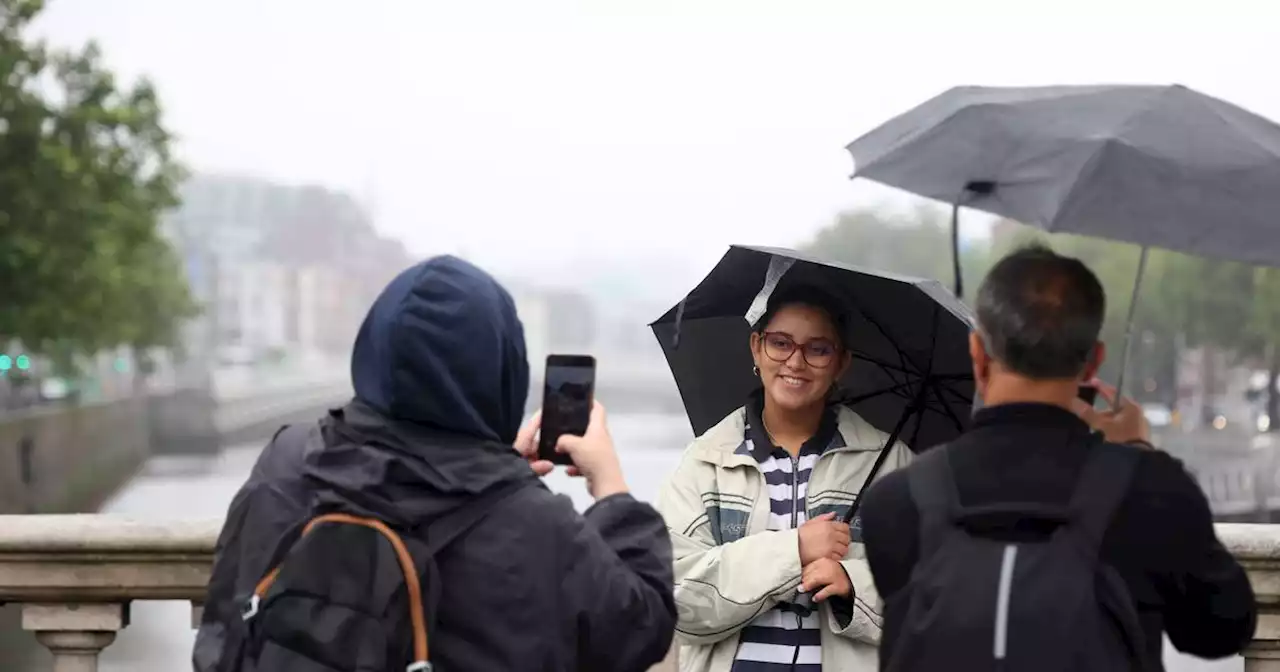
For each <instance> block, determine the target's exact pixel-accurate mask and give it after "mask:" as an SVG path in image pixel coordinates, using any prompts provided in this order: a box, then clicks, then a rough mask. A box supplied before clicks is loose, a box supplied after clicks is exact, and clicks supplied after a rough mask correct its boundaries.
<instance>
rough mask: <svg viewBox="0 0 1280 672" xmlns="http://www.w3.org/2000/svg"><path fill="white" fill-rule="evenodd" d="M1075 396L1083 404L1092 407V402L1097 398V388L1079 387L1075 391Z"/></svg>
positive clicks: (1089, 386) (1090, 386)
mask: <svg viewBox="0 0 1280 672" xmlns="http://www.w3.org/2000/svg"><path fill="white" fill-rule="evenodd" d="M1076 396H1078V397H1080V398H1081V399H1083V400H1084V403H1086V404H1089V405H1090V406H1092V405H1093V402H1094V401H1095V400H1097V398H1098V388H1096V387H1094V386H1092V385H1081V386H1080V387H1079V388H1077V390H1076Z"/></svg>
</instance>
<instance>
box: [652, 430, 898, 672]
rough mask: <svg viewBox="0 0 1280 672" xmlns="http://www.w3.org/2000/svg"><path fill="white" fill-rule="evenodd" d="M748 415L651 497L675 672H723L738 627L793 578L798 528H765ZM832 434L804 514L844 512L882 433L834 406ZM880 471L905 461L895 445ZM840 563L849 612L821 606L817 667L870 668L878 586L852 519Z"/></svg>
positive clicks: (710, 438) (717, 434)
mask: <svg viewBox="0 0 1280 672" xmlns="http://www.w3.org/2000/svg"><path fill="white" fill-rule="evenodd" d="M745 424H746V412H745V410H743V409H739V410H738V411H735V412H734V413H731V414H729V416H728V417H726V418H725V419H724V420H722V421H721V422H720V424H718V425H716V426H715V427H712V428H711V429H709V430H707V432H706V433H705V434H703V435H702V436H700V437H698V438H697V439H695V440H694V441H693V443H692V444H690V445H689V447H688V449H686V450H685V454H684V456H683V457H682V458H681V460H680V465H679V466H678V467H677V468H676V470H675V473H673V474H672V475H671V477H670V478H669V479H668V480H667V482H666V483H664V484H663V486H662V489H661V491H660V492H659V494H658V504H657V506H658V510H659V511H660V512H661V513H662V516H663V517H664V518H665V519H666V522H667V528H668V530H669V531H670V532H671V542H672V547H673V551H674V554H675V578H676V585H675V598H676V609H677V613H678V620H677V623H676V630H677V632H676V634H677V637H678V639H679V642H680V644H681V646H680V670H681V672H728V670H729V669H730V667H731V666H732V665H733V659H734V656H735V655H736V653H737V650H738V633H739V631H741V630H742V629H743V628H744V627H746V626H747V625H749V624H750V623H751V622H752V620H754V619H755V618H756V616H758V615H760V614H762V613H764V612H765V611H766V610H768V609H770V608H772V607H773V606H774V605H775V604H777V603H778V602H779V601H780V600H784V599H791V598H793V597H794V595H795V592H796V589H797V587H798V586H799V584H800V570H801V566H800V541H799V533H798V531H797V530H785V531H770V530H768V529H766V528H767V527H768V520H769V495H768V491H767V490H766V487H765V482H764V476H763V473H762V472H761V471H760V467H759V465H758V463H757V462H756V461H755V459H754V458H752V456H751V455H750V454H749V453H747V447H746V445H745V444H746V442H745V438H744V432H745ZM837 427H838V430H839V434H840V438H842V439H843V444H844V445H843V446H842V445H840V444H841V442H840V441H837V442H836V443H835V444H833V445H832V447H830V448H828V449H827V451H826V452H825V453H823V454H822V456H821V457H820V458H819V459H818V462H817V464H816V465H814V468H813V473H812V474H811V475H810V478H809V485H808V490H807V496H806V507H805V509H806V512H807V514H808V517H809V518H813V517H814V516H820V515H822V514H824V513H827V512H829V511H835V512H836V513H837V516H842V515H844V514H845V513H846V512H847V511H848V510H849V507H850V506H852V504H853V499H854V497H855V496H856V495H857V493H858V490H859V489H860V488H861V487H862V484H863V482H864V481H866V479H867V476H868V474H869V473H870V471H871V467H872V465H873V464H874V462H875V459H876V456H877V455H878V454H879V451H880V448H881V446H883V445H884V442H885V441H887V440H888V438H889V437H888V436H887V435H886V434H885V433H884V432H881V431H880V430H878V429H876V428H875V427H872V426H871V424H870V423H868V422H867V421H865V420H863V419H862V418H861V417H860V416H858V414H856V413H854V412H853V411H851V410H849V409H847V408H842V409H841V410H840V415H839V418H838V423H837ZM891 450H892V451H893V452H892V453H890V455H889V456H888V458H887V459H886V460H885V463H884V466H883V467H882V468H881V470H880V474H879V475H884V474H886V473H888V472H889V471H892V470H893V469H898V468H901V467H903V466H905V465H906V464H907V462H908V461H909V460H910V455H911V453H910V451H908V450H907V449H906V446H905V445H903V444H902V443H901V442H899V443H897V444H896V445H894V446H893V448H892V449H891ZM853 528H854V529H853V540H854V543H852V544H850V546H849V553H848V555H847V556H846V557H845V559H844V561H843V562H842V563H841V564H843V565H844V569H845V571H846V572H848V574H849V578H850V580H851V582H852V584H853V588H854V592H855V598H854V609H853V619H852V620H851V621H850V622H849V624H848V625H847V626H846V627H843V628H842V627H840V625H839V623H838V622H837V620H836V618H835V616H834V615H833V614H832V613H831V607H830V605H829V604H827V603H824V604H822V606H821V613H822V620H823V621H824V622H825V624H826V627H825V628H823V630H822V666H823V669H827V670H841V671H842V672H874V671H875V670H876V669H878V661H877V655H876V649H877V646H878V644H879V642H880V628H881V623H882V622H881V617H880V612H881V609H882V606H883V605H882V603H881V600H880V596H879V595H878V594H877V593H876V589H875V584H874V583H873V582H872V579H871V572H870V570H869V569H868V568H867V561H866V553H865V551H864V550H863V547H862V543H861V533H860V526H859V521H858V520H857V519H855V520H854V525H853Z"/></svg>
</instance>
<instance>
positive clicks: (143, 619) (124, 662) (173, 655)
mask: <svg viewBox="0 0 1280 672" xmlns="http://www.w3.org/2000/svg"><path fill="white" fill-rule="evenodd" d="M610 429H611V431H612V434H613V437H614V442H615V444H616V445H617V448H618V453H619V455H620V457H621V459H622V463H623V468H624V469H625V470H626V475H627V480H628V482H629V484H630V486H631V488H632V490H633V492H634V493H635V495H636V496H637V497H640V498H641V499H645V500H650V501H652V499H653V498H654V497H655V496H656V495H657V491H658V487H659V485H660V483H661V482H662V480H663V479H664V478H665V477H666V476H667V474H668V473H669V472H670V471H671V470H672V469H673V468H674V467H675V465H676V461H677V460H678V459H679V456H680V451H681V449H682V448H683V447H684V446H685V445H686V444H687V442H688V441H689V439H690V437H691V434H690V430H689V425H688V423H687V421H685V419H684V418H683V417H678V416H672V415H621V414H617V415H612V416H611V417H610ZM260 450H261V444H260V443H255V444H250V445H240V446H232V447H228V448H226V449H225V450H224V451H223V452H222V453H221V454H219V455H218V456H217V457H216V458H204V459H191V458H172V457H168V458H155V459H153V460H152V461H151V462H150V463H148V465H147V466H146V468H145V469H144V470H143V471H142V472H141V473H140V475H139V476H138V477H137V478H136V479H134V480H133V481H132V482H131V483H130V484H129V485H128V486H126V487H125V488H124V489H123V490H122V491H121V492H120V493H119V494H118V495H117V496H116V497H115V498H114V499H113V500H112V501H110V502H108V503H107V505H106V506H105V507H104V509H103V512H104V513H113V514H122V515H128V516H132V517H136V518H141V519H148V520H183V519H190V518H216V517H222V516H223V515H225V514H226V508H227V505H228V504H229V503H230V501H231V497H232V495H233V494H234V493H235V491H236V489H237V488H239V486H240V485H241V484H242V483H243V482H244V479H245V477H246V476H247V475H248V472H249V470H250V468H251V467H252V466H253V462H254V460H255V459H256V458H257V455H258V452H259V451H260ZM548 484H549V485H550V486H551V487H552V489H554V490H556V491H558V492H563V493H565V494H568V495H569V496H571V497H572V498H573V500H574V502H575V504H576V505H577V506H578V508H579V509H580V510H582V509H585V508H586V507H587V506H589V505H590V502H591V499H590V497H589V496H588V495H587V493H586V489H585V488H584V486H583V484H582V482H581V480H580V479H572V478H569V477H567V476H565V475H564V474H563V473H560V472H557V473H554V474H552V475H551V476H549V477H548ZM131 616H132V620H131V624H130V625H129V627H128V628H126V629H125V630H124V631H123V632H121V633H120V636H119V638H118V639H117V640H116V643H115V644H113V645H112V646H111V647H109V648H108V649H107V650H106V651H105V652H104V654H103V656H102V661H101V667H100V669H101V670H102V672H177V671H179V670H189V669H191V667H190V665H191V663H190V660H191V658H190V656H191V647H192V644H193V642H194V639H195V635H194V631H193V630H192V629H191V628H190V627H188V626H189V622H190V606H189V604H188V603H184V602H138V603H135V604H134V605H133V607H132V612H131ZM1166 649H1167V650H1168V655H1166V664H1167V667H1168V669H1169V670H1170V672H1238V671H1239V670H1242V669H1243V665H1242V663H1241V661H1240V660H1239V659H1238V658H1237V659H1233V660H1227V661H1221V662H1217V663H1212V664H1210V663H1206V662H1203V661H1199V660H1195V659H1191V658H1187V657H1182V656H1180V655H1178V654H1177V653H1176V652H1173V651H1172V650H1169V649H1168V647H1167V646H1166ZM41 669H47V668H41Z"/></svg>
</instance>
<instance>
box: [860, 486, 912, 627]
mask: <svg viewBox="0 0 1280 672" xmlns="http://www.w3.org/2000/svg"><path fill="white" fill-rule="evenodd" d="M909 468H910V467H908V469H909ZM859 508H860V509H861V510H860V511H859V512H858V515H859V517H860V518H861V520H862V542H863V544H865V545H866V551H867V564H868V565H869V566H870V567H871V576H872V578H874V579H875V582H876V591H878V592H879V593H880V598H881V599H882V600H884V601H885V603H886V605H888V603H889V602H890V600H891V599H892V598H893V596H894V595H895V594H897V592H898V591H900V590H902V588H903V587H904V586H906V585H907V581H909V580H910V579H911V570H912V569H914V568H915V564H916V555H917V553H918V552H919V549H918V541H919V531H918V530H917V528H918V527H919V514H918V513H917V512H916V505H915V502H914V501H913V500H912V499H911V488H910V486H909V484H908V482H907V469H898V470H895V471H892V472H890V473H888V474H885V475H884V476H883V477H882V478H881V479H880V480H879V481H877V482H876V483H875V484H873V485H872V486H871V488H870V489H868V490H867V494H866V497H865V498H864V499H863V502H862V504H861V505H860V506H859Z"/></svg>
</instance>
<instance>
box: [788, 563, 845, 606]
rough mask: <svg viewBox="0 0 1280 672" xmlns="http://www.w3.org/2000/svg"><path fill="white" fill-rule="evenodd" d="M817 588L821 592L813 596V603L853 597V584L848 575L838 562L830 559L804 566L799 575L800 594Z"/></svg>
mask: <svg viewBox="0 0 1280 672" xmlns="http://www.w3.org/2000/svg"><path fill="white" fill-rule="evenodd" d="M819 588H820V589H821V590H818V593H817V594H816V595H814V596H813V601H814V602H821V601H823V600H825V599H827V598H828V597H846V598H852V597H853V582H851V581H850V580H849V575H848V573H846V572H845V571H844V567H843V566H841V564H840V563H839V562H836V561H835V560H832V559H831V558H818V559H817V560H814V561H813V562H811V563H809V564H807V565H805V567H804V570H803V571H802V572H801V573H800V590H801V591H802V592H805V593H812V592H813V591H814V590H817V589H819Z"/></svg>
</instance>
